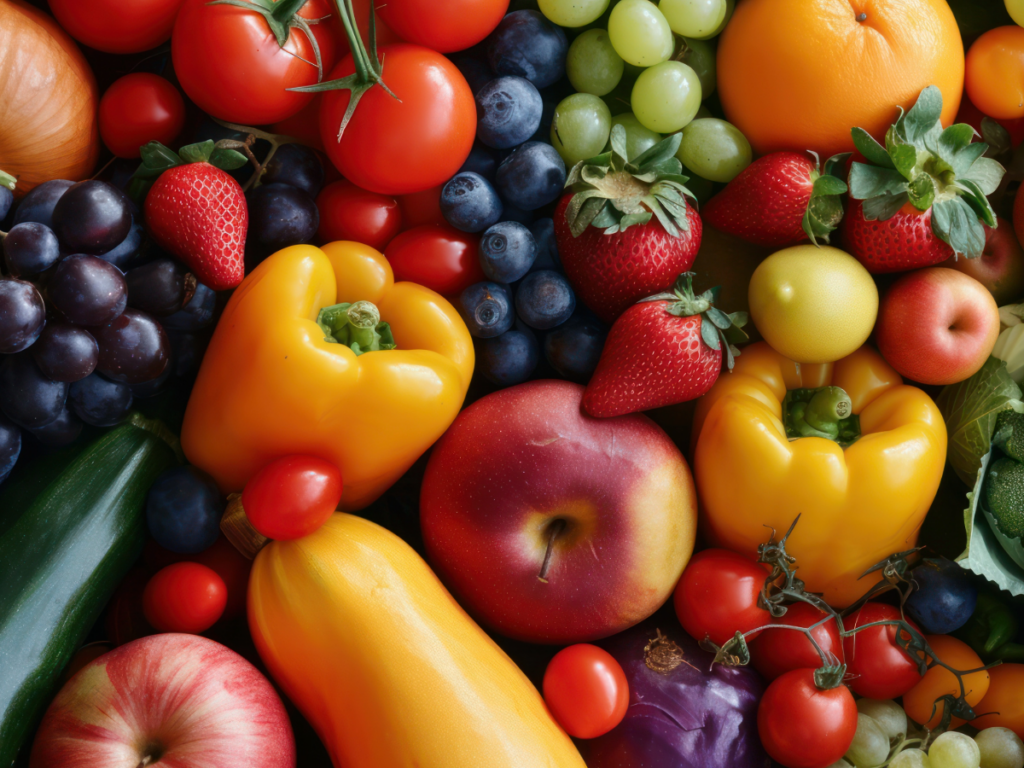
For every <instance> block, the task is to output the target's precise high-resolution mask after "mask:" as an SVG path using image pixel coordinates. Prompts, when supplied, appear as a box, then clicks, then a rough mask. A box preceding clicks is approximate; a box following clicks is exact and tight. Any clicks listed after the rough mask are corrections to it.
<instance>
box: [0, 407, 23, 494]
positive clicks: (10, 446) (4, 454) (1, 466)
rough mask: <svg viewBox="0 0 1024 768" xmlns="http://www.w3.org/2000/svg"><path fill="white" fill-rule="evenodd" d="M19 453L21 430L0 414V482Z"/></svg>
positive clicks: (14, 462)
mask: <svg viewBox="0 0 1024 768" xmlns="http://www.w3.org/2000/svg"><path fill="white" fill-rule="evenodd" d="M20 455H21V430H20V429H19V428H18V425H17V424H15V423H14V422H13V421H10V420H8V419H7V417H5V416H4V415H3V414H0V483H3V481H4V480H6V479H7V476H8V475H9V474H11V470H12V469H14V465H15V464H17V463H18V457H19V456H20Z"/></svg>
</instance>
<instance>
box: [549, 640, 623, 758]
mask: <svg viewBox="0 0 1024 768" xmlns="http://www.w3.org/2000/svg"><path fill="white" fill-rule="evenodd" d="M544 701H545V702H546V703H547V705H548V709H550V710H551V714H552V715H553V716H554V718H555V720H556V721H557V722H558V724H559V725H560V726H562V728H563V730H565V732H566V733H568V734H569V735H570V736H575V737H576V738H577V739H594V738H597V737H598V736H601V735H603V734H605V733H608V731H610V730H611V729H612V728H614V727H615V726H616V725H618V724H619V723H621V722H622V718H623V717H625V716H626V709H627V708H628V707H629V683H628V682H627V680H626V673H625V672H623V671H622V667H621V666H620V665H619V662H617V661H616V660H615V659H614V658H613V657H612V655H611V654H610V653H608V652H607V651H605V650H602V649H601V648H598V647H597V646H596V645H589V644H587V643H580V644H579V645H570V646H569V647H568V648H563V649H562V650H561V651H559V652H558V653H557V654H555V657H554V658H553V659H551V662H550V663H549V664H548V668H547V670H546V671H545V672H544Z"/></svg>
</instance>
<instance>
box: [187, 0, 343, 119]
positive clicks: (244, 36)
mask: <svg viewBox="0 0 1024 768" xmlns="http://www.w3.org/2000/svg"><path fill="white" fill-rule="evenodd" d="M332 7H333V6H332V5H330V4H329V2H328V0H309V2H307V3H306V4H305V5H304V6H303V7H302V10H300V11H299V15H300V16H302V17H304V18H307V19H318V18H322V17H324V16H329V15H331V10H332ZM313 33H314V34H315V35H316V39H317V43H318V44H319V46H320V58H321V61H322V62H323V67H324V73H325V74H326V73H327V72H329V71H330V68H331V67H332V66H333V65H334V60H335V56H336V51H337V44H336V40H335V37H334V27H333V25H331V24H316V25H314V26H313ZM171 56H172V58H173V61H174V71H175V73H176V74H177V75H178V81H179V82H180V83H181V87H182V88H183V89H184V90H185V93H186V94H188V97H189V98H190V99H192V101H194V102H195V103H196V104H198V105H199V108H200V109H202V110H203V111H204V112H207V113H209V114H211V115H213V116H214V117H219V118H220V119H221V120H227V121H228V122H232V123H241V124H243V125H266V124H268V123H276V122H278V121H279V120H284V119H285V118H287V117H290V116H291V115H294V114H295V113H296V112H298V111H299V110H300V109H302V108H303V107H304V106H306V105H307V104H308V103H309V102H310V101H312V99H313V94H312V93H296V92H294V91H289V90H288V89H289V88H296V87H299V86H303V85H313V84H314V83H316V81H317V69H316V65H315V64H313V63H311V62H315V61H316V55H315V53H314V51H313V45H312V44H311V43H310V41H309V38H307V37H306V35H305V34H304V33H303V32H302V31H301V30H299V29H298V28H294V27H293V28H292V30H291V33H290V35H289V37H288V42H287V43H286V44H285V46H284V48H282V47H281V46H279V45H278V44H277V39H276V38H275V37H274V34H273V33H272V32H271V31H270V27H269V26H268V25H267V21H266V19H265V18H264V17H263V16H261V15H260V14H259V13H257V12H255V11H248V10H246V9H244V8H238V7H236V6H233V5H211V4H209V2H208V0H185V3H184V4H183V5H182V6H181V12H180V13H179V14H178V20H177V21H176V22H175V24H174V36H173V38H172V40H171Z"/></svg>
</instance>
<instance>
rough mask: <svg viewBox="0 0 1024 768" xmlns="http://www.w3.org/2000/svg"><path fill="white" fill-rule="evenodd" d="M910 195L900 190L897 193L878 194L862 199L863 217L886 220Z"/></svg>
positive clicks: (871, 219) (872, 219) (893, 214)
mask: <svg viewBox="0 0 1024 768" xmlns="http://www.w3.org/2000/svg"><path fill="white" fill-rule="evenodd" d="M909 200H910V195H908V194H907V193H906V192H901V193H900V194H898V195H879V196H878V197H872V198H871V199H869V200H865V201H864V218H865V219H867V220H868V221H888V220H889V219H891V218H892V217H893V216H895V215H896V214H897V213H899V210H900V208H902V207H903V206H904V205H906V204H907V202H908V201H909Z"/></svg>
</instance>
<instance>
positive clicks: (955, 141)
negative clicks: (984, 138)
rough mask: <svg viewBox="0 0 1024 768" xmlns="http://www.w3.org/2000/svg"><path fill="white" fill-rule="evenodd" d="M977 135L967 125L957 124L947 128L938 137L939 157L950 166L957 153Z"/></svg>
mask: <svg viewBox="0 0 1024 768" xmlns="http://www.w3.org/2000/svg"><path fill="white" fill-rule="evenodd" d="M977 135H978V132H977V131H975V130H974V128H972V127H971V126H969V125H967V123H957V124H956V125H951V126H949V128H947V129H946V130H944V131H943V132H942V135H941V136H940V137H939V141H938V155H939V157H941V158H942V159H943V160H945V161H946V162H947V163H949V164H950V165H952V164H953V158H955V157H956V154H957V152H959V151H961V150H962V149H964V148H965V147H967V146H969V145H970V143H971V140H972V139H974V137H975V136H977Z"/></svg>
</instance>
